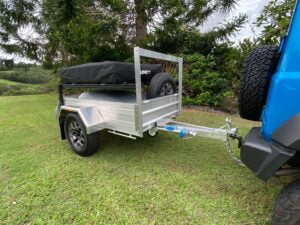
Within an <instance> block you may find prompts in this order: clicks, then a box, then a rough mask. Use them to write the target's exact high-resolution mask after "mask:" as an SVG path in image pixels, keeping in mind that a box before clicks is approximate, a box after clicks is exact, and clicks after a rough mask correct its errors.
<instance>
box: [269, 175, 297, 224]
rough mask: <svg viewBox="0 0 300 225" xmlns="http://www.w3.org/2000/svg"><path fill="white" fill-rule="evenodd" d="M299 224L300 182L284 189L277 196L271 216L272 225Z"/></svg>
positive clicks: (295, 182)
mask: <svg viewBox="0 0 300 225" xmlns="http://www.w3.org/2000/svg"><path fill="white" fill-rule="evenodd" d="M298 224H300V180H296V181H294V182H292V183H290V184H289V185H288V186H287V187H285V188H284V189H283V190H282V191H281V192H280V193H279V195H278V196H277V199H276V201H275V205H274V208H273V214H272V225H298Z"/></svg>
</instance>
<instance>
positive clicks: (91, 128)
mask: <svg viewBox="0 0 300 225" xmlns="http://www.w3.org/2000/svg"><path fill="white" fill-rule="evenodd" d="M57 107H58V108H57V110H56V117H57V118H58V119H59V124H60V129H61V136H62V139H65V137H64V131H63V125H64V118H65V116H66V115H67V113H70V112H73V113H77V114H78V115H79V117H80V119H81V120H82V122H83V124H84V126H85V128H86V133H87V134H92V133H95V132H97V131H100V130H102V129H104V119H103V117H102V115H101V114H100V112H99V111H98V110H97V108H96V107H95V106H86V107H78V106H64V105H63V106H59V105H58V106H57Z"/></svg>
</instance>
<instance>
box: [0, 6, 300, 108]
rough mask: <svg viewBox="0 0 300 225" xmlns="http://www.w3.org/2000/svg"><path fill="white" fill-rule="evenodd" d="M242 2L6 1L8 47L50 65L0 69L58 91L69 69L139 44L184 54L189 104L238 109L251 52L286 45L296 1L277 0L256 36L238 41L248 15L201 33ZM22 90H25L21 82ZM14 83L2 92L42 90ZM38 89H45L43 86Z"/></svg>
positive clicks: (123, 55)
mask: <svg viewBox="0 0 300 225" xmlns="http://www.w3.org/2000/svg"><path fill="white" fill-rule="evenodd" d="M237 3H238V0H221V1H208V0H205V1H203V0H196V1H179V0H164V1H162V0H150V1H145V0H130V1H122V0H113V1H111V0H93V1H92V0H43V1H38V0H32V1H28V0H22V1H17V0H10V1H5V0H0V8H1V10H0V11H1V13H0V47H1V49H3V50H5V51H6V52H7V53H15V54H19V55H21V56H24V57H27V58H30V59H33V60H36V61H37V62H39V63H40V64H41V65H42V67H38V66H32V68H31V67H30V66H28V68H27V67H26V66H25V67H24V65H23V68H20V67H22V65H13V64H12V62H4V61H3V62H2V63H1V66H0V70H6V71H8V72H1V73H0V79H5V80H10V81H15V82H20V83H31V84H37V83H39V84H43V83H49V82H50V81H51V82H50V83H52V84H51V85H48V86H49V87H50V88H46V89H43V90H44V91H53V90H54V88H53V86H54V85H53V84H55V83H56V82H57V81H58V79H57V78H58V73H59V69H60V68H61V67H65V66H70V65H76V64H81V63H86V62H96V61H104V60H116V61H130V59H132V49H133V47H134V46H136V45H138V46H141V47H144V48H148V49H152V50H155V51H159V52H164V53H169V54H174V55H178V56H182V57H183V58H184V62H185V64H184V99H183V100H184V101H183V102H184V104H193V105H205V106H212V107H218V108H223V109H229V110H234V109H235V108H236V105H237V101H236V96H237V93H238V85H239V77H240V71H241V68H242V66H243V62H244V60H245V58H246V57H247V55H248V54H249V52H250V50H251V49H253V48H254V47H256V46H257V45H262V44H277V45H278V44H279V40H280V37H282V36H284V35H285V34H286V32H287V29H288V25H289V22H290V19H291V15H292V11H293V7H294V4H295V0H285V1H280V0H271V1H270V2H269V4H268V5H267V6H266V7H265V8H264V10H263V11H262V14H261V16H260V17H258V18H257V23H256V26H257V27H260V28H262V29H263V31H262V33H261V34H260V36H258V37H256V38H255V39H253V40H249V39H246V40H244V41H242V42H240V43H233V42H231V41H230V40H232V38H231V39H230V37H233V35H235V34H238V31H239V29H240V28H241V27H242V26H245V22H246V21H247V18H246V16H245V15H239V16H237V17H235V18H232V19H231V20H229V21H224V23H223V24H222V25H220V26H219V27H216V28H214V29H212V30H210V31H208V32H202V31H201V29H200V27H201V25H202V24H203V23H204V22H205V21H206V20H207V19H208V18H209V16H211V15H212V14H213V13H215V12H219V13H230V12H231V11H232V10H233V9H234V7H235V5H236V4H237ZM24 27H30V28H31V29H32V30H34V34H35V35H32V36H31V37H30V38H24V37H21V36H20V35H19V33H20V32H19V31H20V30H22V28H24ZM29 67H30V68H29ZM49 70H51V71H54V73H51V72H50V71H49ZM6 85H7V84H6ZM14 88H16V89H22V88H21V86H20V85H15V86H14ZM2 89H3V86H2ZM4 89H5V88H4ZM6 89H7V88H6ZM8 89H9V90H11V91H9V92H7V91H2V93H12V94H24V93H35V92H34V91H30V92H27V91H25V92H22V91H16V92H14V91H12V89H13V88H12V87H11V86H10V87H9V88H8ZM32 90H33V89H32ZM36 93H41V91H40V89H39V90H38V91H37V92H36ZM42 93H43V91H42Z"/></svg>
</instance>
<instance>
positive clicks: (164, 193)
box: [0, 95, 291, 225]
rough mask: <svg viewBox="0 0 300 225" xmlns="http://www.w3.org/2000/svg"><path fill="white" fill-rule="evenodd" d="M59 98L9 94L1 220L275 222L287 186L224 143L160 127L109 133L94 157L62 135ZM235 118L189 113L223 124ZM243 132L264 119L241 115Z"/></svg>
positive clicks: (1, 160) (1, 142)
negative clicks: (137, 133)
mask: <svg viewBox="0 0 300 225" xmlns="http://www.w3.org/2000/svg"><path fill="white" fill-rule="evenodd" d="M56 102H57V97H56V96H52V95H37V96H19V97H0V115H1V116H0V170H1V171H0V221H1V222H0V224H9V225H10V224H30V225H33V224H105V225H107V224H172V225H173V224H218V225H219V224H245V225H246V224H269V223H270V219H269V218H270V213H271V210H272V204H273V201H274V198H275V196H276V194H277V193H278V191H279V190H280V189H281V188H282V187H283V185H285V184H287V183H288V182H289V181H290V180H291V179H290V178H284V179H277V178H273V179H271V180H270V181H269V182H267V183H264V182H262V181H260V180H259V179H257V178H256V177H255V176H254V175H253V174H252V173H251V172H250V171H249V170H248V169H247V168H243V167H241V166H239V165H237V164H236V163H235V162H234V161H233V160H232V159H231V158H230V156H229V155H228V153H227V152H226V150H225V147H224V144H223V143H222V142H220V141H214V140H210V139H201V138H195V139H191V140H181V139H179V138H178V137H177V135H175V134H170V133H163V132H161V133H160V134H159V135H158V136H157V137H155V138H150V137H145V138H143V139H138V140H136V141H133V140H129V139H126V138H122V137H118V136H114V135H112V134H108V133H106V132H105V131H103V132H102V133H101V135H100V138H101V148H100V149H99V151H98V152H97V153H96V154H95V155H94V156H92V157H88V158H82V157H79V156H77V155H75V154H74V153H73V152H72V151H71V150H70V148H69V147H68V145H67V143H66V142H65V141H61V140H60V134H59V127H58V123H57V121H56V119H55V116H54V109H55V105H56ZM226 117H227V115H223V114H212V113H202V112H196V111H185V112H184V113H183V115H182V116H181V117H180V118H178V119H179V120H181V121H185V122H189V123H195V124H201V125H208V126H216V127H219V126H221V125H223V123H224V120H225V118H226ZM232 119H233V122H234V124H235V125H236V126H238V127H240V131H241V133H242V134H245V133H246V132H247V131H248V129H250V128H251V127H252V126H255V125H257V124H255V123H250V122H247V121H245V120H241V119H240V118H239V117H237V116H232Z"/></svg>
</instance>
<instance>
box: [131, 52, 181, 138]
mask: <svg viewBox="0 0 300 225" xmlns="http://www.w3.org/2000/svg"><path fill="white" fill-rule="evenodd" d="M141 57H146V58H152V59H159V60H164V61H169V62H174V63H178V93H177V94H173V96H176V95H178V112H177V113H176V115H179V114H180V113H181V110H182V77H183V72H182V70H183V59H182V58H179V57H176V56H172V55H167V54H163V53H158V52H154V51H150V50H147V49H143V48H139V47H135V48H134V69H135V84H136V91H135V92H136V105H137V121H136V128H137V131H138V133H139V135H140V136H141V137H143V133H144V128H143V114H142V107H143V99H142V79H141ZM171 96H172V95H171Z"/></svg>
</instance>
